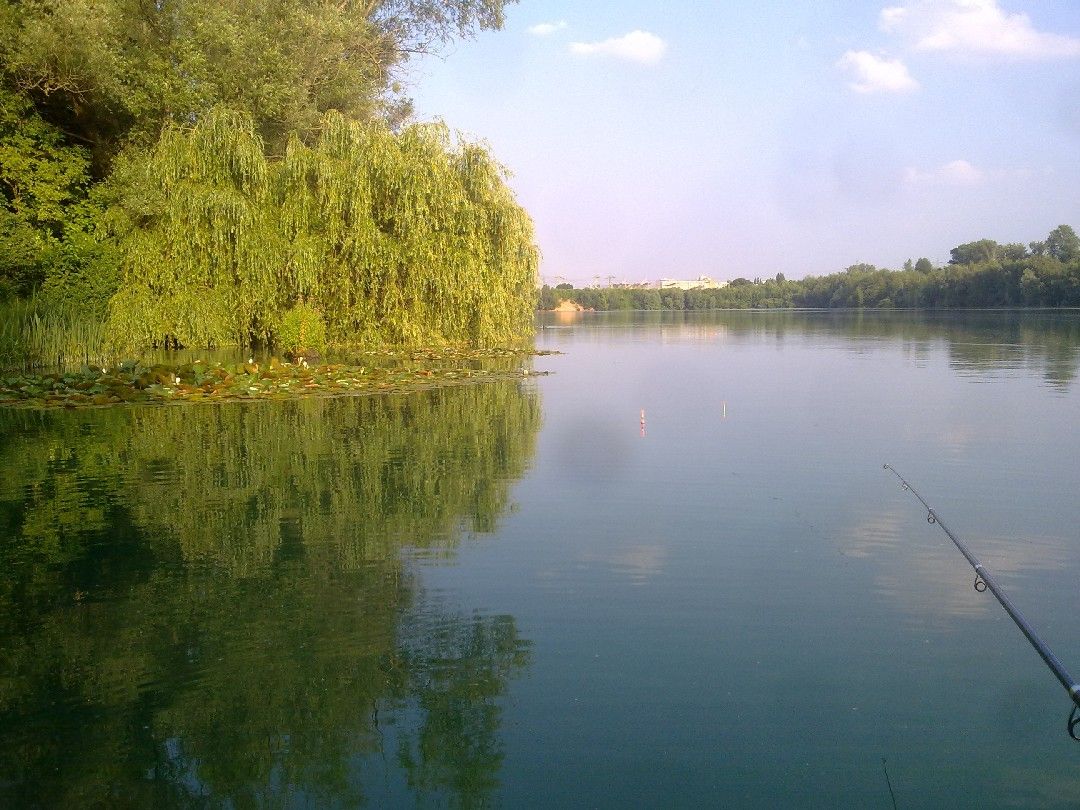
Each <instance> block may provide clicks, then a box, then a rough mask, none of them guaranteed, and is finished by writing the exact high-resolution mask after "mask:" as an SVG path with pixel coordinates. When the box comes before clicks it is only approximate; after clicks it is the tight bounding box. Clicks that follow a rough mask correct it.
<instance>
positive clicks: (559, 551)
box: [0, 312, 1080, 807]
mask: <svg viewBox="0 0 1080 810" xmlns="http://www.w3.org/2000/svg"><path fill="white" fill-rule="evenodd" d="M543 327H544V328H543V329H541V331H540V332H539V333H538V344H539V347H540V348H546V349H557V350H559V351H561V352H563V354H562V355H558V356H552V357H545V358H540V359H538V360H537V361H536V366H537V368H539V369H540V370H550V371H553V372H555V373H554V374H552V375H551V376H549V377H543V378H539V379H536V378H530V379H529V380H523V381H522V382H520V383H517V382H514V383H491V384H484V385H478V386H473V387H460V388H450V389H444V390H439V391H429V392H420V393H416V394H413V395H408V396H392V397H375V398H370V397H368V398H357V399H343V400H329V401H307V402H304V401H301V402H286V403H262V404H250V405H249V404H226V405H205V406H189V407H162V408H153V407H143V408H119V409H107V410H93V411H78V412H50V413H44V414H41V413H30V412H25V411H18V412H0V600H2V607H0V803H3V804H4V805H8V806H18V805H27V806H36V805H41V806H80V805H93V804H101V805H108V806H124V805H141V806H209V807H232V806H295V807H307V806H311V807H316V806H317V807H327V806H331V807H332V806H342V807H351V806H356V805H360V804H368V805H370V806H386V805H415V804H419V805H421V806H448V805H449V806H481V805H489V806H490V805H495V806H536V805H548V806H589V807H592V806H611V807H620V806H709V805H711V806H717V805H725V806H746V807H775V806H792V805H803V806H820V807H834V806H866V807H889V806H891V800H890V797H889V789H888V784H887V782H886V776H885V772H884V769H883V766H882V759H883V758H885V759H887V767H888V774H889V779H890V780H891V782H892V786H893V788H894V790H895V793H896V799H897V804H898V806H900V807H937V806H942V805H948V806H970V807H991V806H1002V807H1015V806H1020V807H1070V806H1075V805H1077V804H1078V803H1080V769H1078V766H1080V745H1078V744H1076V743H1073V742H1072V741H1071V740H1069V739H1068V737H1067V736H1066V735H1065V719H1066V717H1067V715H1068V706H1069V704H1068V700H1067V698H1066V697H1065V694H1064V692H1063V691H1062V690H1061V688H1060V686H1059V685H1058V684H1057V682H1056V681H1055V680H1054V678H1053V677H1052V676H1051V675H1050V673H1049V672H1048V671H1047V670H1046V669H1045V667H1044V666H1043V664H1042V662H1041V661H1040V660H1039V659H1038V657H1037V656H1036V654H1035V653H1034V651H1033V650H1031V648H1030V647H1029V646H1028V645H1027V642H1026V641H1025V640H1024V639H1023V637H1022V636H1021V635H1020V633H1019V631H1017V630H1016V628H1015V627H1014V626H1013V625H1012V624H1011V622H1010V621H1009V620H1008V618H1007V616H1005V614H1004V613H1003V611H1001V609H1000V608H999V607H998V606H997V604H996V602H994V601H993V599H992V597H990V595H989V594H979V593H976V592H975V591H974V590H973V589H972V587H971V584H972V581H973V576H972V575H971V571H970V568H968V567H967V565H966V563H965V562H964V560H963V558H962V557H960V555H959V554H958V553H957V552H956V550H955V549H954V548H953V547H952V545H951V544H950V543H949V542H948V539H947V538H946V537H945V536H944V535H943V534H942V533H941V532H940V530H938V529H937V528H936V527H933V526H929V525H928V524H927V523H926V520H925V514H924V513H923V512H922V511H921V510H920V507H919V505H918V503H917V502H916V501H914V499H913V498H912V497H911V496H910V494H908V493H904V492H903V491H901V489H900V488H899V487H898V486H897V485H896V481H895V479H893V478H892V477H891V475H889V474H887V473H885V472H883V471H882V468H881V467H882V464H883V463H884V462H886V461H888V462H890V463H892V464H893V465H894V466H896V467H897V468H898V469H899V470H900V471H901V472H903V473H904V474H905V475H906V476H907V477H908V478H909V479H910V480H911V481H912V482H913V483H914V484H915V485H916V486H917V487H919V488H920V490H921V491H922V492H923V494H924V495H926V496H927V497H928V499H929V500H930V501H931V503H932V504H933V505H934V506H935V508H936V509H937V510H938V511H939V512H940V513H941V515H942V517H943V518H944V519H945V520H946V521H947V522H948V523H949V525H950V526H951V527H952V528H953V529H954V530H955V531H957V532H958V533H959V534H960V535H961V536H962V537H963V538H964V539H965V540H966V541H967V542H968V543H969V545H970V546H971V547H972V548H973V550H974V551H975V552H976V553H977V554H979V555H980V556H981V557H982V559H983V562H984V563H986V565H987V566H988V567H989V568H990V569H991V570H993V571H994V573H995V574H996V575H997V577H998V579H999V581H1000V582H1001V584H1002V585H1003V587H1005V588H1006V590H1007V591H1008V592H1009V593H1010V595H1011V596H1012V597H1013V599H1014V601H1015V602H1016V603H1017V604H1018V605H1019V606H1020V608H1021V609H1022V610H1023V611H1024V612H1025V614H1026V615H1027V616H1028V618H1029V619H1030V620H1031V621H1032V622H1033V623H1034V624H1035V626H1036V627H1038V628H1039V629H1040V631H1041V632H1042V633H1043V635H1044V637H1045V638H1046V640H1047V641H1048V642H1049V643H1050V645H1051V646H1052V647H1053V648H1054V649H1055V650H1056V652H1057V653H1058V655H1059V656H1060V657H1061V658H1062V659H1063V661H1064V662H1065V664H1066V666H1068V667H1070V669H1071V670H1072V671H1073V672H1074V673H1077V672H1080V625H1078V623H1077V622H1076V613H1077V607H1078V601H1080V600H1078V595H1077V594H1078V584H1080V528H1078V527H1080V506H1078V501H1077V498H1076V492H1077V490H1078V488H1080V468H1078V467H1077V463H1076V459H1077V458H1080V436H1078V432H1077V430H1076V424H1077V419H1078V417H1080V394H1078V393H1077V384H1076V374H1077V371H1078V370H1080V368H1078V367H1080V314H1078V313H1041V314H1040V313H1034V314H1033V313H1027V314H1021V313H966V314H957V313H951V314H949V315H939V316H932V315H911V314H892V315H870V314H866V315H860V314H851V313H847V314H837V313H739V312H733V313H700V314H697V313H687V314H682V313H644V314H611V315H594V314H585V315H579V316H575V317H572V318H569V319H560V318H557V317H555V316H550V317H548V318H547V319H546V320H545V321H544V323H543ZM642 410H644V412H645V423H644V425H642V423H641V412H642Z"/></svg>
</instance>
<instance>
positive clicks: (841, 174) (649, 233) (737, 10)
mask: <svg viewBox="0 0 1080 810" xmlns="http://www.w3.org/2000/svg"><path fill="white" fill-rule="evenodd" d="M407 81H408V84H409V89H410V93H411V95H412V97H413V99H414V106H415V111H416V116H417V118H418V119H419V120H435V119H441V120H443V121H445V122H446V123H447V124H448V125H449V126H450V127H452V128H454V129H456V130H460V131H461V132H463V133H465V135H466V136H467V137H470V138H474V139H480V140H483V141H485V142H486V143H487V144H489V146H490V147H491V149H492V151H493V153H494V155H495V156H496V158H497V159H498V160H499V161H500V162H502V163H503V164H505V165H506V166H507V167H508V169H509V170H510V171H511V172H512V177H511V179H510V184H511V186H512V188H513V189H514V192H515V194H516V195H517V198H518V201H519V202H520V203H521V204H522V205H523V206H524V207H525V208H526V209H527V210H528V211H529V213H530V214H531V215H532V217H533V220H534V222H535V224H536V232H537V242H538V244H539V246H540V249H541V251H542V252H543V261H542V265H541V271H540V272H541V276H542V278H543V279H544V281H546V282H548V283H551V284H555V283H557V282H561V281H564V280H565V281H570V282H577V283H579V284H581V283H588V284H592V283H594V282H595V281H596V280H599V282H600V283H601V284H604V285H606V284H607V283H609V278H610V279H612V280H614V281H615V282H637V281H644V280H651V281H655V280H656V279H659V278H661V277H667V278H696V277H697V276H699V275H703V274H704V275H709V276H712V277H713V278H716V279H732V278H736V277H745V278H751V279H752V278H766V277H771V276H774V275H776V273H778V272H779V273H784V275H785V276H787V277H788V278H802V277H804V276H806V275H824V274H827V273H832V272H836V271H838V270H842V269H843V268H845V267H847V266H849V265H851V264H855V263H858V262H867V263H870V264H875V265H877V266H879V267H889V268H894V269H895V268H899V267H900V266H902V265H903V263H904V261H905V260H906V259H908V258H911V259H918V258H920V257H923V256H925V257H927V258H929V259H931V260H932V261H934V262H935V264H938V263H944V262H945V261H947V260H948V258H949V250H950V248H952V247H955V246H956V245H959V244H963V243H965V242H971V241H974V240H977V239H982V238H990V239H996V240H997V241H999V242H1024V243H1027V242H1031V241H1033V240H1036V239H1043V238H1045V236H1046V235H1047V233H1049V232H1050V230H1051V229H1053V228H1054V227H1056V226H1057V225H1060V224H1063V223H1066V224H1070V225H1072V226H1073V227H1074V228H1076V229H1077V230H1080V0H1043V2H1027V1H1026V0H908V1H906V2H905V0H878V2H865V1H864V0H815V2H794V0H789V1H787V2H780V0H757V2H753V3H749V2H744V1H743V0H724V1H723V2H721V1H716V2H709V1H708V0H667V1H666V2H659V0H653V2H645V1H644V0H590V2H588V3H581V2H571V1H570V0H521V2H520V3H518V4H516V5H511V6H508V8H507V20H506V25H505V27H504V29H503V30H501V31H495V32H483V33H481V34H479V35H478V36H476V37H475V38H473V39H470V40H464V41H456V42H454V43H451V44H450V45H449V46H448V47H446V48H445V50H444V52H443V54H442V56H441V57H440V58H433V57H426V58H424V59H422V60H421V61H419V62H415V63H413V64H412V66H411V68H410V70H409V73H408V75H407Z"/></svg>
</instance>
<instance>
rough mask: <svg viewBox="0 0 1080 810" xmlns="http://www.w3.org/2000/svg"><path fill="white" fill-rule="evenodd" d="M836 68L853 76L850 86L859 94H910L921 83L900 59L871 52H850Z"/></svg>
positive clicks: (841, 59) (841, 58)
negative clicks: (912, 76)
mask: <svg viewBox="0 0 1080 810" xmlns="http://www.w3.org/2000/svg"><path fill="white" fill-rule="evenodd" d="M836 66H837V67H839V68H842V69H843V70H846V71H849V72H850V73H851V74H852V81H851V82H850V83H849V84H848V86H849V87H851V89H852V90H854V91H856V92H857V93H910V92H911V91H913V90H918V89H919V83H918V82H917V81H915V80H914V79H913V78H911V74H910V73H908V69H907V66H906V65H905V64H904V63H903V62H901V61H900V60H899V59H888V58H886V57H884V56H876V55H874V54H872V53H870V52H869V51H848V52H847V53H845V54H844V55H843V56H842V57H840V61H839V62H837V63H836Z"/></svg>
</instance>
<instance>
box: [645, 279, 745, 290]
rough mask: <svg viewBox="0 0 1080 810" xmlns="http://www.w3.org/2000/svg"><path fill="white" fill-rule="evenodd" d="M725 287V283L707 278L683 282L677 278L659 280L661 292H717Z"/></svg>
mask: <svg viewBox="0 0 1080 810" xmlns="http://www.w3.org/2000/svg"><path fill="white" fill-rule="evenodd" d="M727 285H728V283H727V282H726V281H716V280H715V279H711V278H709V277H708V276H698V277H697V278H696V279H693V280H691V281H683V280H681V279H677V278H662V279H660V289H661V290H719V289H720V288H721V287H726V286H727Z"/></svg>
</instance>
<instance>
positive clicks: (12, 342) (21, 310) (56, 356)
mask: <svg viewBox="0 0 1080 810" xmlns="http://www.w3.org/2000/svg"><path fill="white" fill-rule="evenodd" d="M114 359H115V358H114V357H113V356H112V354H111V353H110V352H109V351H107V349H106V344H105V327H104V324H103V323H101V321H100V320H97V319H94V318H92V317H87V316H85V315H81V314H80V313H78V312H76V311H74V310H52V309H46V308H45V307H43V306H41V304H40V303H39V302H38V301H37V300H36V299H30V300H14V301H7V302H4V303H0V367H3V368H5V369H23V370H25V369H32V368H59V369H64V368H71V367H78V366H84V365H88V366H103V365H107V364H109V363H110V362H112V361H113V360H114Z"/></svg>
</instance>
